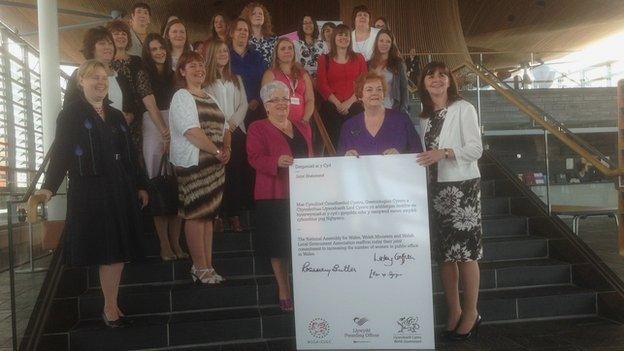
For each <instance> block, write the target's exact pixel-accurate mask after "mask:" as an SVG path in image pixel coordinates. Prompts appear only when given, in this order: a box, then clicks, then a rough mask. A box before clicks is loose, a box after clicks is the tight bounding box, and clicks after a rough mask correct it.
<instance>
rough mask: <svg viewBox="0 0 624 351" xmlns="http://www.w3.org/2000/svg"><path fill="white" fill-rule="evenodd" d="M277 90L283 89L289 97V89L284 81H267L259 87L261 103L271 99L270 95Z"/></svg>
mask: <svg viewBox="0 0 624 351" xmlns="http://www.w3.org/2000/svg"><path fill="white" fill-rule="evenodd" d="M278 90H284V91H286V92H287V93H288V97H290V89H288V86H287V85H286V84H284V82H280V81H279V80H274V81H271V82H269V83H267V84H266V85H265V86H263V87H262V89H260V99H262V103H263V104H266V102H267V101H269V100H271V96H273V93H274V92H276V91H278Z"/></svg>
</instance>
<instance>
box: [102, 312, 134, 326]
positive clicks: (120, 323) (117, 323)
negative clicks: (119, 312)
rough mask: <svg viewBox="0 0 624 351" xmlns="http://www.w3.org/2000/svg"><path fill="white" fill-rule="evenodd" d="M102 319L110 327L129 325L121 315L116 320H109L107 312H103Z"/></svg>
mask: <svg viewBox="0 0 624 351" xmlns="http://www.w3.org/2000/svg"><path fill="white" fill-rule="evenodd" d="M102 320H103V321H104V325H106V326H107V327H109V328H123V327H125V326H127V325H128V322H127V321H126V319H125V318H124V317H121V316H120V317H119V318H117V319H115V320H114V321H110V320H108V318H106V313H104V312H102Z"/></svg>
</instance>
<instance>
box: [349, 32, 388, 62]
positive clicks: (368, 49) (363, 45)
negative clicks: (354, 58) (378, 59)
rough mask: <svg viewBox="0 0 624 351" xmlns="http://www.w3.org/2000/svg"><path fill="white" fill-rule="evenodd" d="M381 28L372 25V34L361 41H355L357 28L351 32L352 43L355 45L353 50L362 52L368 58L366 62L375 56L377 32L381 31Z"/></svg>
mask: <svg viewBox="0 0 624 351" xmlns="http://www.w3.org/2000/svg"><path fill="white" fill-rule="evenodd" d="M380 30H381V29H379V28H375V27H371V29H370V35H369V36H368V39H366V40H364V41H360V42H356V41H355V30H354V31H353V32H351V43H352V45H353V51H355V52H357V53H360V54H362V55H363V56H364V59H366V62H368V61H370V59H371V57H372V56H373V49H374V48H375V39H376V38H377V33H379V31H380Z"/></svg>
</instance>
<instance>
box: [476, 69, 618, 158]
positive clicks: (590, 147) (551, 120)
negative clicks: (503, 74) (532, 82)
mask: <svg viewBox="0 0 624 351" xmlns="http://www.w3.org/2000/svg"><path fill="white" fill-rule="evenodd" d="M475 66H476V67H477V69H481V70H483V71H484V72H486V73H487V74H488V75H489V76H490V77H492V78H494V79H493V80H494V81H495V82H496V83H497V84H499V85H502V86H503V87H504V88H505V89H506V90H508V91H511V92H513V93H514V94H515V95H516V97H518V98H520V99H521V100H522V101H523V102H524V103H525V104H527V105H529V106H531V107H532V108H533V109H534V110H535V111H536V112H538V113H539V114H540V115H541V117H542V119H543V120H544V121H545V122H547V123H550V124H551V125H553V126H555V127H556V128H558V129H560V130H561V131H562V132H563V133H565V134H566V135H568V136H569V137H570V138H572V139H574V140H575V141H576V142H577V143H578V144H580V145H582V146H583V147H585V148H586V149H588V150H590V151H591V152H592V153H594V155H596V156H598V157H599V159H600V160H601V161H603V162H604V163H606V164H607V165H609V167H610V168H617V166H615V164H614V163H613V162H612V161H611V160H610V159H609V158H608V157H607V156H606V155H604V154H603V153H601V152H600V151H599V150H598V149H596V148H595V147H594V146H593V145H591V144H589V143H587V142H586V141H585V140H583V139H581V138H580V137H579V136H578V135H576V134H574V133H572V132H571V131H570V130H569V129H568V128H567V127H566V126H565V125H564V124H563V123H562V122H559V121H558V120H556V119H555V118H554V117H552V116H551V115H550V114H549V113H548V112H546V111H544V110H542V108H540V107H539V106H537V105H535V104H534V103H533V102H532V101H531V100H529V99H527V98H526V97H525V96H524V95H523V94H520V93H519V92H517V91H516V90H515V89H513V88H512V87H511V86H510V85H509V84H507V83H506V82H504V81H502V80H500V79H498V77H496V75H495V74H494V73H493V72H492V71H490V70H488V69H487V68H486V67H485V66H483V65H479V64H475Z"/></svg>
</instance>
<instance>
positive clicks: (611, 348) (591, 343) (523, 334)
mask: <svg viewBox="0 0 624 351" xmlns="http://www.w3.org/2000/svg"><path fill="white" fill-rule="evenodd" d="M566 222H568V223H571V221H569V220H567V219H566ZM580 236H581V238H582V239H583V240H584V241H585V242H586V243H587V244H588V245H589V246H590V247H591V248H592V249H594V250H595V252H596V253H597V254H598V255H599V256H600V257H601V258H602V260H603V261H604V262H605V263H606V264H607V265H609V267H611V269H613V270H614V271H615V272H616V273H617V274H618V275H619V277H620V278H621V279H624V258H622V257H620V256H619V255H618V252H617V245H618V243H617V227H616V226H615V224H614V223H613V220H612V219H609V218H606V217H605V218H601V217H598V218H589V219H587V220H583V221H581V224H580ZM48 259H49V258H45V259H42V260H40V261H39V262H38V264H37V265H38V266H47V264H48V261H47V260H48ZM44 277H45V273H34V274H18V275H16V296H17V306H16V310H17V317H18V320H19V323H18V331H23V329H24V328H25V327H26V323H28V316H29V315H30V311H31V310H32V308H33V304H34V301H35V299H36V297H37V294H38V292H39V287H40V286H41V283H42V281H43V279H44ZM10 313H11V309H10V295H9V275H8V273H7V272H4V273H0V351H9V350H12V348H11V346H12V344H11V314H10ZM18 333H19V332H18ZM437 349H438V350H449V351H476V350H489V351H494V350H500V351H503V350H505V351H506V350H510V351H514V350H534V351H537V350H540V351H541V350H544V351H545V350H549V351H563V350H574V351H580V350H596V351H624V325H623V324H621V323H617V322H614V321H610V320H606V319H602V318H583V319H575V320H567V321H539V322H528V323H514V324H493V325H484V326H482V327H481V330H480V337H479V338H478V339H477V340H475V341H470V342H464V343H445V342H442V341H440V342H438V343H437Z"/></svg>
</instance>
